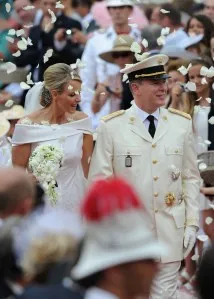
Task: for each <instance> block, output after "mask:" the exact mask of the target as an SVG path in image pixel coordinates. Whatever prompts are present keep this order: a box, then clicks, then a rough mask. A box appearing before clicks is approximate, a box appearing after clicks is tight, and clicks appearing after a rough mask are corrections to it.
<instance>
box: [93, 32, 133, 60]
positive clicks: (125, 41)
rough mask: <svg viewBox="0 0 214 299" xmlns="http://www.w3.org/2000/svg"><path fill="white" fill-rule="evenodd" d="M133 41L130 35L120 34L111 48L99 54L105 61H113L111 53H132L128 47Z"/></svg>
mask: <svg viewBox="0 0 214 299" xmlns="http://www.w3.org/2000/svg"><path fill="white" fill-rule="evenodd" d="M133 42H134V39H133V38H132V37H131V36H130V35H128V34H121V35H119V36H117V37H116V39H115V41H114V45H113V48H112V50H110V51H107V52H104V53H101V54H100V55H99V56H100V58H102V59H103V60H105V61H107V62H110V63H114V58H113V54H114V53H119V52H127V53H132V52H131V50H130V48H131V45H132V43H133ZM132 54H133V53H132Z"/></svg>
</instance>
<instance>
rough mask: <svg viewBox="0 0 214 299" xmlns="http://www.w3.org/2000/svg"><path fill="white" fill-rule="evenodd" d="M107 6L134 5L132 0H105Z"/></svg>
mask: <svg viewBox="0 0 214 299" xmlns="http://www.w3.org/2000/svg"><path fill="white" fill-rule="evenodd" d="M106 6H107V7H120V6H131V7H133V6H134V1H132V0H106Z"/></svg>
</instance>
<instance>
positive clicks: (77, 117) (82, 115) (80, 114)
mask: <svg viewBox="0 0 214 299" xmlns="http://www.w3.org/2000/svg"><path fill="white" fill-rule="evenodd" d="M87 117H88V115H87V114H85V113H84V112H82V111H76V112H75V120H80V119H84V118H87Z"/></svg>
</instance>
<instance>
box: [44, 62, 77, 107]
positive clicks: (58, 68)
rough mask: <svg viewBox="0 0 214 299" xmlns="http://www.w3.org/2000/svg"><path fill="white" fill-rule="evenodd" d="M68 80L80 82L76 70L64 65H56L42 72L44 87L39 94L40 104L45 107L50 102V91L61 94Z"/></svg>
mask: <svg viewBox="0 0 214 299" xmlns="http://www.w3.org/2000/svg"><path fill="white" fill-rule="evenodd" d="M70 80H75V81H80V82H81V79H80V76H79V75H78V73H77V71H76V70H73V69H72V68H71V67H70V66H69V65H67V64H65V63H56V64H53V65H51V66H49V67H48V68H47V69H46V71H45V72H44V85H43V88H42V93H41V100H40V104H41V105H42V106H43V107H47V106H49V105H50V104H51V102H52V96H51V91H52V90H56V91H58V93H62V92H63V90H64V88H65V85H66V84H68V82H69V81H70Z"/></svg>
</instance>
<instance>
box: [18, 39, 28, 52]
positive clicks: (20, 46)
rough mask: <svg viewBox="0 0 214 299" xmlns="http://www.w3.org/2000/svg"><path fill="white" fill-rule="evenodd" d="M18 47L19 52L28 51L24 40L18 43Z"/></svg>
mask: <svg viewBox="0 0 214 299" xmlns="http://www.w3.org/2000/svg"><path fill="white" fill-rule="evenodd" d="M17 47H18V48H19V50H22V51H24V50H26V49H27V45H26V43H25V42H24V41H23V40H19V41H18V43H17Z"/></svg>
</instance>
